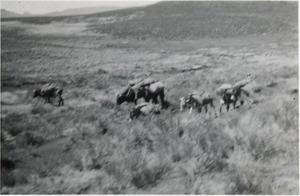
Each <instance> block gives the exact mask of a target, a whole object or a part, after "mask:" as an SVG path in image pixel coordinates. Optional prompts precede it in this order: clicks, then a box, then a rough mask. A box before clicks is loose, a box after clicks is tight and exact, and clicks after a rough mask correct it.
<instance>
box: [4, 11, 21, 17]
mask: <svg viewBox="0 0 300 196" xmlns="http://www.w3.org/2000/svg"><path fill="white" fill-rule="evenodd" d="M15 17H23V15H22V14H17V13H14V12H11V11H7V10H5V9H1V18H15Z"/></svg>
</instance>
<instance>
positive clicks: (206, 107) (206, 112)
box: [204, 104, 207, 113]
mask: <svg viewBox="0 0 300 196" xmlns="http://www.w3.org/2000/svg"><path fill="white" fill-rule="evenodd" d="M204 108H205V113H207V104H205V106H204Z"/></svg>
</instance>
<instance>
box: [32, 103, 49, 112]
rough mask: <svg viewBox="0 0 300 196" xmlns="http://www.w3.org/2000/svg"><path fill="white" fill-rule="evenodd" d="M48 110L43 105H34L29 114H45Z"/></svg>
mask: <svg viewBox="0 0 300 196" xmlns="http://www.w3.org/2000/svg"><path fill="white" fill-rule="evenodd" d="M47 112H48V110H47V109H46V108H45V107H44V106H43V105H34V106H33V108H32V109H31V114H46V113H47Z"/></svg>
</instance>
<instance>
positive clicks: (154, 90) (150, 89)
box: [136, 82, 165, 107]
mask: <svg viewBox="0 0 300 196" xmlns="http://www.w3.org/2000/svg"><path fill="white" fill-rule="evenodd" d="M164 89H165V85H164V84H163V83H162V82H155V83H153V84H150V85H149V86H143V87H140V88H138V89H137V94H136V99H140V98H144V100H145V101H146V102H149V101H150V100H152V102H153V103H154V104H157V103H158V97H159V98H160V101H161V106H162V107H163V106H164V101H165V93H164Z"/></svg>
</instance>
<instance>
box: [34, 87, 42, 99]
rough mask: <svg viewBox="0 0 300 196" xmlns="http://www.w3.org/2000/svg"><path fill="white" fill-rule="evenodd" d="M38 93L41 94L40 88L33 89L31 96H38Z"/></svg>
mask: <svg viewBox="0 0 300 196" xmlns="http://www.w3.org/2000/svg"><path fill="white" fill-rule="evenodd" d="M40 95H41V89H39V88H38V89H35V90H34V91H33V98H35V97H38V96H40Z"/></svg>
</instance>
